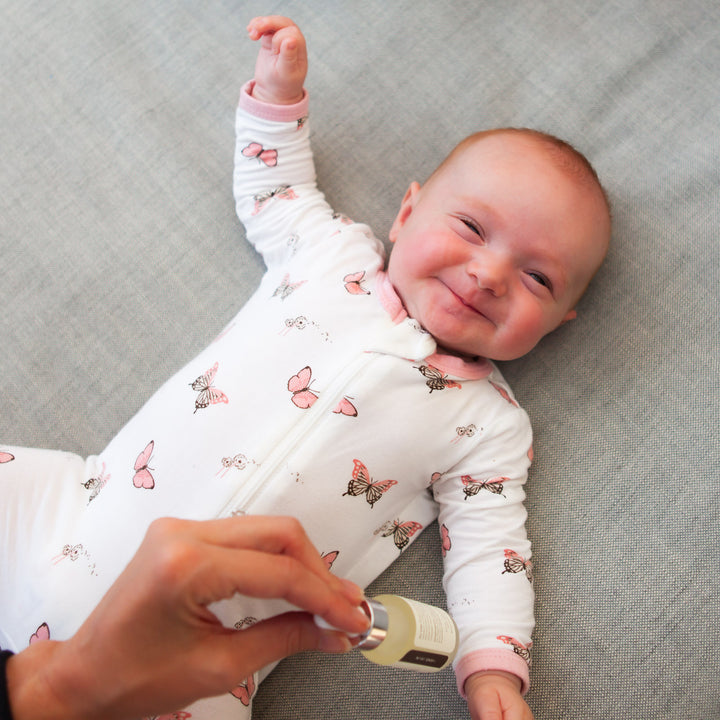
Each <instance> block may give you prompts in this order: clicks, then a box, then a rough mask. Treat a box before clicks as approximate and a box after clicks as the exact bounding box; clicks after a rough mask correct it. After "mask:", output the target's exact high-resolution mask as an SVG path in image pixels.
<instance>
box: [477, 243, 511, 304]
mask: <svg viewBox="0 0 720 720" xmlns="http://www.w3.org/2000/svg"><path fill="white" fill-rule="evenodd" d="M468 273H469V274H470V275H472V276H473V278H475V282H476V283H477V284H478V287H479V288H480V289H481V290H488V291H489V292H491V293H492V294H493V295H495V296H496V297H501V296H502V295H504V294H505V293H506V292H507V288H508V274H509V268H508V264H507V263H506V262H505V261H504V260H503V259H502V258H499V257H496V256H493V255H491V254H490V253H487V254H484V256H483V257H478V258H474V259H473V260H471V261H470V262H469V263H468Z"/></svg>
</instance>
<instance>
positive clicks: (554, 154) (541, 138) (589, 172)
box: [431, 127, 612, 217]
mask: <svg viewBox="0 0 720 720" xmlns="http://www.w3.org/2000/svg"><path fill="white" fill-rule="evenodd" d="M495 135H515V136H517V137H525V138H528V139H530V140H533V141H535V142H537V143H538V145H539V146H540V147H542V148H544V149H545V150H546V151H547V153H548V157H549V158H550V159H551V160H552V161H553V162H554V163H555V165H556V166H557V167H558V168H560V169H561V170H563V171H564V172H566V173H567V174H568V175H570V176H571V177H573V178H574V179H576V180H577V181H578V182H580V183H586V184H587V185H588V187H589V188H594V189H595V190H596V191H598V192H599V193H600V196H601V198H602V202H603V203H604V205H605V208H606V210H607V213H608V217H611V216H612V210H611V205H610V198H609V197H608V194H607V192H606V190H605V188H604V187H603V185H602V183H601V182H600V178H599V177H598V174H597V172H596V170H595V168H594V167H593V166H592V163H591V162H590V161H589V160H588V159H587V157H585V155H583V154H582V153H581V152H580V151H579V150H578V149H577V148H575V147H574V146H573V145H571V144H570V143H569V142H567V141H565V140H563V139H561V138H559V137H557V136H555V135H552V134H550V133H546V132H543V131H541V130H534V129H532V128H525V127H502V128H493V129H491V130H480V131H479V132H476V133H473V134H472V135H469V136H468V137H466V138H465V139H464V140H462V141H460V143H458V144H457V145H456V146H455V148H454V149H453V150H452V151H451V152H450V154H449V155H448V156H447V157H446V158H445V160H443V162H442V163H440V165H439V166H438V168H437V169H436V170H435V172H434V173H433V175H434V174H435V173H437V172H438V171H439V170H440V169H441V168H442V167H443V166H445V164H446V163H448V161H449V160H450V159H451V158H452V157H455V156H456V155H457V154H459V153H461V152H463V151H464V150H466V149H467V148H468V147H470V146H472V145H474V144H476V143H478V142H481V141H482V140H484V139H485V138H488V137H492V136H495ZM431 177H432V176H431Z"/></svg>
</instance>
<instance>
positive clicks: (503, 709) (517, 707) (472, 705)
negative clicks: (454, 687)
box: [465, 672, 533, 720]
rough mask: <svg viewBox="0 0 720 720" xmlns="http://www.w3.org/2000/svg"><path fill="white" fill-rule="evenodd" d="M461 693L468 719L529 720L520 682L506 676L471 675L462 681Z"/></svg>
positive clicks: (499, 673)
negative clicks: (467, 710)
mask: <svg viewBox="0 0 720 720" xmlns="http://www.w3.org/2000/svg"><path fill="white" fill-rule="evenodd" d="M465 693H466V695H467V701H468V708H469V710H470V717H472V720H533V714H532V711H531V710H530V708H529V707H528V706H527V703H526V702H525V701H524V700H523V698H522V695H521V694H520V680H519V678H517V677H515V676H514V675H511V674H510V673H505V672H483V673H475V674H474V675H471V676H470V677H469V678H468V679H467V680H466V681H465Z"/></svg>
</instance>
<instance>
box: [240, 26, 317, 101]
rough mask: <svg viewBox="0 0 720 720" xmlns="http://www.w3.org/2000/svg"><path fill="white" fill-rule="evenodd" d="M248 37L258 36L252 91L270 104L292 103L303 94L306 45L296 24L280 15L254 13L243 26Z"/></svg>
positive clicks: (306, 65) (255, 37) (298, 99)
mask: <svg viewBox="0 0 720 720" xmlns="http://www.w3.org/2000/svg"><path fill="white" fill-rule="evenodd" d="M247 31H248V35H249V36H250V39H251V40H261V45H260V51H259V52H258V58H257V63H256V64H255V85H254V87H253V91H252V95H253V97H254V98H256V99H257V100H260V101H261V102H266V103H272V104H274V105H293V104H295V103H297V102H299V101H300V100H302V98H303V83H304V82H305V76H306V75H307V67H308V62H307V48H306V45H305V38H304V37H303V34H302V33H301V32H300V28H299V27H298V26H297V25H295V23H294V22H293V21H292V20H290V19H289V18H286V17H282V16H280V15H270V16H267V17H256V18H253V20H251V21H250V24H249V25H248V27H247Z"/></svg>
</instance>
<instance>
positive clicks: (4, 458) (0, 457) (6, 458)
mask: <svg viewBox="0 0 720 720" xmlns="http://www.w3.org/2000/svg"><path fill="white" fill-rule="evenodd" d="M14 459H15V456H14V455H13V454H12V453H9V452H0V465H2V464H3V463H9V462H12V461H13V460H14Z"/></svg>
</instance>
